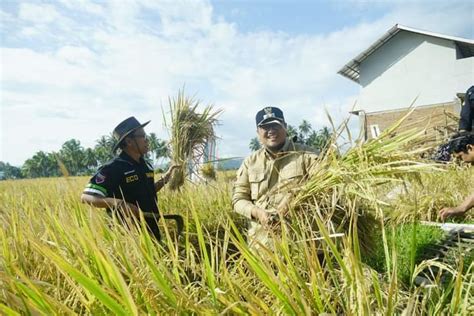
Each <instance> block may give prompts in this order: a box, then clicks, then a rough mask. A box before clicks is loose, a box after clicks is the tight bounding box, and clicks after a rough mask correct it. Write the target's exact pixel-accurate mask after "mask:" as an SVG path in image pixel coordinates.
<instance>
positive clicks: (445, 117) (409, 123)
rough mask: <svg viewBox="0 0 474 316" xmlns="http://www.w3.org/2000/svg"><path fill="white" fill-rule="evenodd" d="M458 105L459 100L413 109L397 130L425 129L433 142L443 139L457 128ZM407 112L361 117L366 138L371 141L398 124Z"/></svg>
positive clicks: (371, 114) (382, 113)
mask: <svg viewBox="0 0 474 316" xmlns="http://www.w3.org/2000/svg"><path fill="white" fill-rule="evenodd" d="M460 105H461V103H460V100H457V101H453V102H448V103H441V104H435V105H431V106H424V107H418V108H415V110H414V111H413V113H411V115H410V116H409V117H408V118H406V119H405V120H404V121H403V123H402V124H401V125H400V127H399V130H406V129H409V128H413V127H417V128H424V127H426V128H427V134H429V135H430V136H432V137H433V140H437V139H444V138H446V136H448V134H449V133H452V132H453V131H455V130H457V128H458V119H459V111H460ZM408 111H409V110H408V109H401V110H389V111H380V112H373V113H367V114H365V115H363V116H361V119H363V120H364V124H363V125H365V126H364V128H365V132H366V138H367V139H371V138H374V136H378V135H379V134H380V133H381V132H383V131H384V130H386V129H387V128H389V127H391V126H392V125H393V124H394V123H396V122H398V121H399V120H400V119H401V118H402V117H403V116H405V115H406V114H407V113H408Z"/></svg>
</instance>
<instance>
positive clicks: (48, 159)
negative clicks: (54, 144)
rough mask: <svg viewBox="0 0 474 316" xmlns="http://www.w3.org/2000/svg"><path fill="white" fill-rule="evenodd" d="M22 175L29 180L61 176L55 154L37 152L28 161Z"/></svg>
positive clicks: (24, 165)
mask: <svg viewBox="0 0 474 316" xmlns="http://www.w3.org/2000/svg"><path fill="white" fill-rule="evenodd" d="M22 174H23V175H24V176H25V177H27V178H38V177H52V176H58V175H59V167H58V164H57V161H56V158H55V153H45V152H44V151H39V152H37V153H36V154H35V155H34V156H33V157H31V158H30V159H27V160H26V161H25V163H24V164H23V167H22Z"/></svg>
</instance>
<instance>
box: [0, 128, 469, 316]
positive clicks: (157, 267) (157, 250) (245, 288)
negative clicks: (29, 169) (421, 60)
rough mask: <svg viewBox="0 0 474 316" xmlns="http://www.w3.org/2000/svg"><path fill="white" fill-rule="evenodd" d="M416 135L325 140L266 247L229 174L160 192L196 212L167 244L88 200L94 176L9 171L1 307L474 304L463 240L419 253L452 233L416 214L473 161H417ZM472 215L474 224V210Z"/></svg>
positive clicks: (350, 308) (288, 308)
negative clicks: (253, 239)
mask: <svg viewBox="0 0 474 316" xmlns="http://www.w3.org/2000/svg"><path fill="white" fill-rule="evenodd" d="M393 142H396V143H397V144H398V145H397V146H398V147H397V146H393V145H391V144H393ZM412 142H413V139H411V138H410V137H408V134H405V135H403V134H402V135H401V136H400V137H399V138H391V141H390V142H388V141H387V142H384V141H383V140H381V141H379V143H378V144H375V143H372V144H368V145H364V146H362V147H359V148H355V149H354V150H353V151H350V152H349V153H347V154H346V155H344V156H342V157H340V156H339V155H337V154H336V153H331V151H329V152H328V154H327V155H326V157H325V158H322V159H321V161H320V162H319V164H318V166H317V167H315V168H316V169H315V170H314V171H313V177H311V178H310V179H309V181H308V182H307V183H306V184H305V185H304V186H303V187H300V188H298V190H297V191H295V190H294V189H295V188H292V192H297V193H295V194H294V195H293V199H292V203H291V204H290V212H292V213H291V214H293V215H294V218H300V217H302V220H301V221H299V220H295V221H294V222H292V223H291V224H288V225H287V224H282V226H281V228H280V229H279V230H278V231H276V232H275V234H274V238H275V240H276V241H277V242H276V243H275V247H274V248H273V249H262V250H261V251H260V252H259V253H255V252H252V251H251V250H250V249H249V247H248V246H247V243H246V240H245V228H246V222H245V220H244V219H243V218H241V217H239V216H238V215H237V214H235V213H233V212H232V209H231V188H232V181H233V179H234V177H233V173H232V172H226V173H222V172H219V173H218V174H217V180H215V181H211V182H208V183H202V184H193V183H189V182H186V183H185V185H184V186H183V187H182V188H181V190H178V191H176V190H174V191H173V190H169V189H167V188H165V189H163V190H162V191H160V192H159V195H158V196H159V207H160V210H161V211H162V212H163V213H165V214H181V215H183V217H184V218H185V222H186V225H185V226H186V228H185V230H186V231H185V233H184V234H183V235H182V236H179V237H178V236H176V234H175V227H173V226H172V224H170V223H165V222H164V221H163V220H162V221H161V223H162V229H163V230H162V231H163V232H164V234H163V235H164V236H165V237H164V241H163V242H162V243H157V242H156V241H155V240H154V239H153V238H152V237H150V235H149V234H148V233H147V232H146V230H145V229H143V226H142V225H143V224H140V223H138V224H137V227H135V228H126V227H125V226H123V225H121V224H120V223H118V222H117V221H115V220H114V219H111V218H109V217H108V216H106V214H105V212H103V211H101V210H98V209H94V208H91V207H89V206H87V205H84V204H81V203H80V201H79V196H80V194H81V192H82V189H83V187H84V185H85V184H86V183H87V181H88V178H87V177H63V178H49V179H36V180H17V181H1V182H0V225H1V230H0V237H1V238H0V240H1V243H0V246H1V256H0V311H1V313H2V314H5V315H22V314H34V315H36V314H47V315H51V314H68V315H69V314H86V315H97V314H99V315H101V314H113V315H142V314H149V315H161V314H166V315H168V314H171V315H174V314H204V315H214V314H252V315H274V314H276V315H280V314H284V315H314V314H321V313H327V314H330V315H341V314H342V315H373V314H383V315H393V314H404V315H413V314H415V315H424V314H460V315H468V314H472V313H474V309H473V307H472V306H474V304H473V303H474V299H473V293H474V289H473V287H474V277H473V275H474V273H473V271H474V263H473V262H472V254H471V257H470V258H469V254H462V253H461V252H460V251H456V249H454V250H453V251H452V252H451V253H450V254H449V256H450V258H449V259H450V260H449V261H448V262H446V261H443V260H438V259H435V258H425V259H423V258H421V257H420V256H418V255H417V254H418V253H419V252H420V251H422V250H423V247H424V246H426V245H427V244H431V243H434V242H436V241H438V240H441V239H442V238H443V233H442V232H441V231H440V230H439V229H437V228H426V227H421V226H420V224H419V221H420V220H431V221H435V220H437V212H438V210H439V209H440V208H441V207H443V206H447V205H455V204H457V203H459V202H461V201H462V199H463V198H464V197H465V196H467V195H468V193H469V192H470V190H472V184H473V179H474V168H468V167H460V166H456V165H446V166H440V165H433V164H431V163H428V162H423V161H415V160H408V158H407V157H408V155H413V154H416V151H414V152H410V151H407V150H406V149H404V147H403V144H407V143H412ZM371 146H373V147H371ZM387 146H388V147H387ZM323 171H324V172H323ZM454 188H455V189H454ZM341 211H342V213H343V215H341V216H340V214H341ZM302 214H303V215H304V216H301V215H302ZM327 214H331V215H332V217H328V216H327ZM316 215H317V216H316ZM309 217H311V218H312V219H313V222H312V223H311V225H307V221H306V219H308V218H309ZM458 221H459V220H458ZM462 221H463V222H473V216H472V212H471V214H470V215H468V216H467V217H466V218H464V219H462ZM328 223H331V225H328ZM167 224H170V225H169V226H168V225H167ZM337 233H339V235H337V236H338V237H334V236H336V235H334V234H337ZM427 267H437V269H438V271H440V273H439V274H434V275H433V276H432V280H431V283H430V284H428V285H425V286H420V285H418V284H416V282H415V280H416V277H417V276H418V275H420V274H421V273H422V271H424V270H426V268H427ZM441 272H444V275H448V277H447V278H446V277H441Z"/></svg>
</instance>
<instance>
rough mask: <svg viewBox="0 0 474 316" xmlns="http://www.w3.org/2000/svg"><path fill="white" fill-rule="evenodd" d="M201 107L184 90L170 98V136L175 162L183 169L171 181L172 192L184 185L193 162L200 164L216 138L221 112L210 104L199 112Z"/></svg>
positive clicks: (172, 155)
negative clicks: (208, 145) (208, 146)
mask: <svg viewBox="0 0 474 316" xmlns="http://www.w3.org/2000/svg"><path fill="white" fill-rule="evenodd" d="M200 105H201V104H200V101H198V100H196V99H194V98H192V97H188V96H186V95H185V93H184V89H183V90H180V91H179V92H178V95H177V96H176V97H174V98H170V99H169V109H170V118H169V120H166V118H165V122H166V126H167V127H168V130H169V133H170V146H171V160H172V162H173V163H174V164H177V165H179V166H180V167H179V168H178V169H175V170H174V172H173V174H172V177H171V179H170V183H169V187H170V188H171V189H172V190H176V189H178V188H179V187H181V186H182V185H183V183H184V180H185V178H186V176H187V172H188V169H189V163H190V162H193V163H194V164H195V165H197V164H198V163H199V161H200V159H201V157H202V156H203V155H204V150H205V145H206V143H208V142H209V141H212V140H213V139H215V137H216V135H215V133H214V127H215V125H216V124H217V122H218V121H217V117H218V116H219V114H220V113H221V110H214V106H213V105H207V106H205V107H204V108H203V109H202V111H201V112H199V109H198V108H199V107H200Z"/></svg>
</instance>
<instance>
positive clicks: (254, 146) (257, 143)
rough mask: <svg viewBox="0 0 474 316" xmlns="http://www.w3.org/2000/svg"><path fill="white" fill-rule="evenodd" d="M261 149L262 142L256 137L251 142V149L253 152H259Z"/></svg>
mask: <svg viewBox="0 0 474 316" xmlns="http://www.w3.org/2000/svg"><path fill="white" fill-rule="evenodd" d="M260 147H262V145H261V144H260V141H259V140H258V138H257V137H254V138H252V139H251V140H250V144H249V148H250V150H251V151H257V150H259V149H260Z"/></svg>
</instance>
